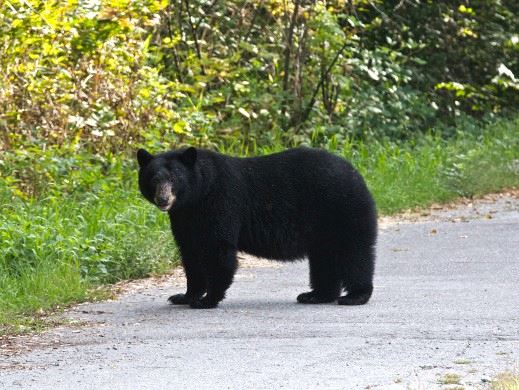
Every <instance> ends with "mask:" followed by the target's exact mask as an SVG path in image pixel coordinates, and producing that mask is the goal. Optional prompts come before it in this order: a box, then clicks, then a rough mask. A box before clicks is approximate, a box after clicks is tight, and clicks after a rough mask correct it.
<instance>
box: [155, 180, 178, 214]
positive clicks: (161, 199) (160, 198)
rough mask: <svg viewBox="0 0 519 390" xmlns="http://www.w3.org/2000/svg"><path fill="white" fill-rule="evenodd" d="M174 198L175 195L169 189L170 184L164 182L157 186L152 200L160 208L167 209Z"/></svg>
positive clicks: (171, 204)
mask: <svg viewBox="0 0 519 390" xmlns="http://www.w3.org/2000/svg"><path fill="white" fill-rule="evenodd" d="M175 199H176V197H175V195H173V192H172V191H171V184H169V183H165V184H162V185H159V186H157V191H156V192H155V198H154V201H155V204H156V205H157V207H158V208H159V209H160V210H162V211H168V210H169V209H170V208H171V206H173V203H174V202H175Z"/></svg>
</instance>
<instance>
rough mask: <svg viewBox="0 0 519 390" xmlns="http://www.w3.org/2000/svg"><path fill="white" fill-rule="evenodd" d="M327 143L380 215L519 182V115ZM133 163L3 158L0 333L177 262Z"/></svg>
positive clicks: (30, 154) (63, 156)
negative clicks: (410, 134) (388, 137)
mask: <svg viewBox="0 0 519 390" xmlns="http://www.w3.org/2000/svg"><path fill="white" fill-rule="evenodd" d="M325 146H326V147H327V148H328V149H330V150H332V151H333V152H335V153H338V154H341V155H343V156H345V157H346V158H348V159H350V160H351V161H352V162H353V163H354V165H355V166H357V167H358V168H359V169H360V171H361V172H362V173H363V174H364V176H365V177H366V180H367V182H368V184H369V186H370V188H371V190H372V192H373V194H374V196H375V198H376V200H377V203H378V207H379V210H380V213H381V214H392V213H395V212H398V211H400V210H403V209H407V208H413V207H420V206H427V205H428V204H430V203H432V202H445V201H449V200H452V199H454V198H456V197H459V196H477V195H481V194H484V193H487V192H495V191H499V190H501V189H503V188H510V187H519V119H517V120H515V121H503V122H499V123H496V124H493V125H490V126H488V127H486V128H483V129H479V130H476V131H471V132H462V133H460V134H458V135H457V136H456V137H453V138H450V139H447V140H446V139H442V138H438V137H434V136H427V137H423V138H421V139H420V140H419V141H408V142H405V143H392V142H383V141H380V142H369V143H358V142H355V143H354V142H350V143H345V144H343V145H341V146H340V147H338V146H336V145H335V144H334V142H333V140H330V142H329V143H328V144H327V145H325ZM275 149H278V148H275ZM271 150H272V149H266V148H265V149H262V150H259V151H258V153H268V152H270V151H271ZM34 156H37V158H35V157H34ZM130 160H131V159H129V158H128V157H119V156H105V157H95V156H92V155H87V154H81V153H71V152H70V151H57V150H51V151H46V152H43V153H42V152H41V150H40V149H39V148H35V149H34V150H32V151H31V150H30V149H24V150H23V151H19V152H17V153H16V154H5V155H3V156H1V157H0V174H1V178H0V206H1V213H0V335H1V334H2V333H6V332H10V333H12V332H18V331H23V330H24V329H27V328H34V327H35V326H37V325H38V323H39V322H38V321H37V318H38V313H41V312H42V311H43V312H45V311H46V310H49V309H52V308H56V307H57V306H63V305H67V304H70V303H73V302H78V301H82V300H86V299H90V298H92V294H93V293H92V291H93V287H95V286H99V285H103V284H107V283H113V282H115V281H118V280H122V279H130V278H138V277H143V276H146V275H149V274H151V273H162V272H164V271H166V270H167V269H169V268H170V267H171V266H172V265H173V264H174V263H175V261H176V258H177V252H176V249H175V247H174V245H173V242H172V240H171V237H170V233H169V228H168V221H167V217H166V216H165V215H164V214H161V213H159V212H157V211H156V210H155V209H154V208H153V207H150V206H149V205H148V204H147V203H146V202H145V201H144V200H142V199H141V197H140V196H139V194H138V190H137V188H136V171H135V165H134V162H133V161H130Z"/></svg>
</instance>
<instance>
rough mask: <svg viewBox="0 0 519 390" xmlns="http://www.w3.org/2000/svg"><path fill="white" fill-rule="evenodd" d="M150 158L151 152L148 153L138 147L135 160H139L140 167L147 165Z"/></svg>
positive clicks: (151, 158)
mask: <svg viewBox="0 0 519 390" xmlns="http://www.w3.org/2000/svg"><path fill="white" fill-rule="evenodd" d="M151 160H153V155H152V154H151V153H148V152H147V151H146V150H144V149H139V150H138V151H137V161H138V162H139V166H140V167H141V168H144V167H145V166H146V165H148V164H149V163H150V161H151Z"/></svg>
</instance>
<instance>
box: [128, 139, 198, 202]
mask: <svg viewBox="0 0 519 390" xmlns="http://www.w3.org/2000/svg"><path fill="white" fill-rule="evenodd" d="M196 160H197V151H196V149H195V148H193V147H190V148H187V149H182V150H178V151H171V152H167V153H161V154H157V155H152V154H150V153H149V152H147V151H146V150H144V149H139V150H138V151H137V161H138V162H139V168H140V169H139V189H140V190H141V193H142V195H143V196H144V197H145V198H146V199H147V200H149V201H150V202H151V203H153V204H155V205H156V206H157V207H158V208H159V209H160V210H162V211H169V210H170V209H171V208H172V207H173V206H175V207H178V206H181V205H182V204H185V203H186V202H188V199H189V197H190V190H191V189H192V187H193V183H194V182H196V172H195V163H196Z"/></svg>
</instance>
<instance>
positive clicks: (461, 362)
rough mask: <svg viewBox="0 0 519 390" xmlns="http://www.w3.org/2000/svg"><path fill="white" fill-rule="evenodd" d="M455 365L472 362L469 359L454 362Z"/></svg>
mask: <svg viewBox="0 0 519 390" xmlns="http://www.w3.org/2000/svg"><path fill="white" fill-rule="evenodd" d="M454 364H472V361H471V360H468V359H457V360H454Z"/></svg>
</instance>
